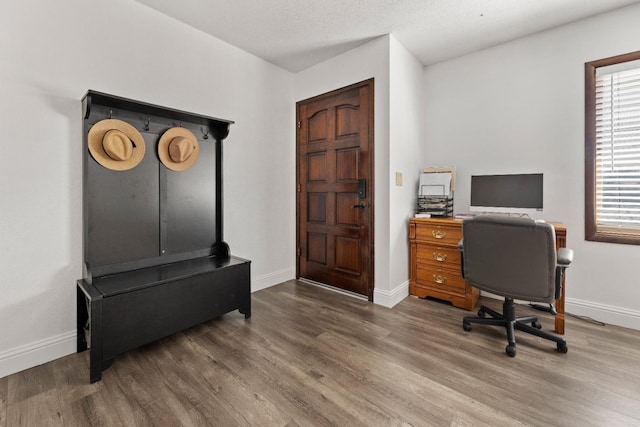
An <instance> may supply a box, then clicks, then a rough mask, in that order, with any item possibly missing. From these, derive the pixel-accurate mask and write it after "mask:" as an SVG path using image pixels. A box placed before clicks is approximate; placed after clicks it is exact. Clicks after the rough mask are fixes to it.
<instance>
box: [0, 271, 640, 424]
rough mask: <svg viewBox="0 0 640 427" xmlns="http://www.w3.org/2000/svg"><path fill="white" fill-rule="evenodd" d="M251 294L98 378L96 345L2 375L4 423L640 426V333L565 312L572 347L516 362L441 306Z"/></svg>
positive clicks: (533, 351)
mask: <svg viewBox="0 0 640 427" xmlns="http://www.w3.org/2000/svg"><path fill="white" fill-rule="evenodd" d="M482 302H483V303H485V304H487V305H489V306H491V307H493V308H495V309H498V310H501V302H500V301H498V300H491V299H485V298H483V299H482ZM252 303H253V307H252V308H253V315H252V317H251V318H250V319H248V320H245V319H244V316H243V315H241V314H239V313H238V312H237V311H236V312H232V313H229V314H226V315H224V316H222V317H220V318H219V319H216V320H214V321H211V322H208V323H206V324H203V325H200V326H197V327H195V328H192V329H190V330H187V331H185V332H183V333H179V334H176V335H174V336H171V337H169V338H166V339H164V340H161V341H158V342H156V343H153V344H149V345H146V346H144V347H141V348H139V349H137V350H134V351H131V352H129V353H126V354H124V355H121V356H119V357H117V358H116V361H115V363H114V364H113V365H112V366H111V367H110V368H109V369H108V370H106V371H104V373H103V379H102V381H100V382H98V383H95V384H89V382H88V381H89V368H88V352H84V353H80V354H73V355H70V356H67V357H64V358H61V359H58V360H55V361H53V362H50V363H47V364H45V365H42V366H38V367H35V368H32V369H29V370H26V371H23V372H20V373H17V374H14V375H11V376H9V377H5V378H2V379H0V426H1V427H5V426H7V427H13V426H38V427H39V426H49V425H52V426H90V425H104V426H147V425H153V426H174V425H175V426H329V425H332V426H520V425H532V426H632V425H636V426H638V425H640V368H639V366H640V331H634V330H629V329H624V328H620V327H615V326H598V325H594V324H592V323H588V322H585V321H582V320H579V319H575V318H571V317H569V318H568V319H567V322H566V335H565V337H566V339H567V341H568V346H569V352H568V353H567V354H561V353H558V352H557V351H556V346H555V344H554V343H552V342H549V341H544V340H542V339H539V338H537V337H533V336H530V335H527V334H523V333H517V342H518V354H517V356H516V357H515V358H511V357H509V356H507V355H506V353H505V351H504V349H505V346H506V338H505V332H504V329H503V328H498V327H490V326H481V325H474V326H473V330H472V331H471V332H465V331H463V329H462V317H463V316H465V315H467V316H468V315H473V314H472V313H471V312H468V311H465V310H462V309H458V308H455V307H452V306H450V305H448V304H445V303H441V302H436V301H430V300H421V299H417V298H414V297H409V298H406V299H405V300H404V301H402V302H400V303H399V304H398V305H396V306H395V307H394V308H393V309H388V308H384V307H381V306H378V305H374V304H372V303H369V302H366V301H361V300H358V299H355V298H351V297H349V296H345V295H341V294H338V293H335V292H331V291H328V290H325V289H322V288H318V287H315V286H312V285H308V284H303V283H299V282H295V281H291V282H286V283H283V284H281V285H278V286H274V287H272V288H269V289H265V290H262V291H259V292H256V293H254V294H253V295H252ZM527 312H531V310H530V309H529V308H528V307H523V308H521V309H520V308H519V310H518V314H519V315H520V314H524V313H527ZM536 313H538V314H540V315H541V321H542V325H543V328H544V329H546V330H549V329H552V328H553V320H552V318H551V317H550V316H549V315H548V314H546V313H539V312H536Z"/></svg>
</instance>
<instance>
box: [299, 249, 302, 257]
mask: <svg viewBox="0 0 640 427" xmlns="http://www.w3.org/2000/svg"><path fill="white" fill-rule="evenodd" d="M300 255H302V249H300V248H298V256H300Z"/></svg>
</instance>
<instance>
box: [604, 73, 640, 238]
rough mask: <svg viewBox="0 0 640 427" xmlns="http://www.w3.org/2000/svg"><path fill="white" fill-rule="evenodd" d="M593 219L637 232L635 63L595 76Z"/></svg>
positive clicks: (639, 176)
mask: <svg viewBox="0 0 640 427" xmlns="http://www.w3.org/2000/svg"><path fill="white" fill-rule="evenodd" d="M595 154H596V159H595V160H596V170H595V173H596V182H595V183H596V206H595V210H596V224H597V226H598V227H599V228H605V229H609V228H611V230H620V229H622V230H624V229H627V230H629V231H632V232H634V233H637V232H640V68H634V69H631V70H625V71H620V72H612V73H606V74H602V75H598V76H597V77H596V153H595Z"/></svg>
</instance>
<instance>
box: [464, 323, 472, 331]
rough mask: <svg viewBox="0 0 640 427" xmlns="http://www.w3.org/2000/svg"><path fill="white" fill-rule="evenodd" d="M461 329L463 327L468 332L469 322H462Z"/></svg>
mask: <svg viewBox="0 0 640 427" xmlns="http://www.w3.org/2000/svg"><path fill="white" fill-rule="evenodd" d="M462 329H464V330H465V331H467V332H469V331H470V330H471V323H469V322H462Z"/></svg>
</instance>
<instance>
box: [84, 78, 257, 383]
mask: <svg viewBox="0 0 640 427" xmlns="http://www.w3.org/2000/svg"><path fill="white" fill-rule="evenodd" d="M82 106H83V138H84V146H83V150H84V154H83V258H84V277H83V278H82V279H80V280H78V281H77V322H78V337H77V351H78V352H81V351H85V350H87V349H89V352H90V353H89V359H90V362H89V365H90V369H89V371H90V372H89V378H90V382H96V381H99V380H100V379H101V378H102V371H103V370H104V369H106V368H108V367H109V366H110V365H111V364H112V363H113V361H114V359H115V357H116V356H117V355H118V354H121V353H124V352H126V351H129V350H132V349H134V348H136V347H139V346H141V345H144V344H147V343H149V342H152V341H155V340H157V339H160V338H163V337H166V336H168V335H171V334H174V333H176V332H179V331H181V330H184V329H186V328H189V327H192V326H195V325H197V324H199V323H202V322H205V321H208V320H211V319H214V318H217V317H219V316H221V315H223V314H225V313H229V312H231V311H234V310H236V309H237V310H238V311H239V312H240V313H241V314H244V316H245V318H249V317H250V316H251V275H250V264H251V263H250V261H248V260H245V259H242V258H238V257H235V256H232V255H230V253H229V245H228V244H227V243H226V242H225V241H224V239H223V209H222V202H223V198H222V141H223V140H224V139H225V138H226V137H227V135H228V133H229V126H230V125H231V124H232V123H233V122H230V121H227V120H220V119H216V118H212V117H206V116H202V115H197V114H193V113H187V112H184V111H179V110H174V109H168V108H165V107H159V106H156V105H152V104H147V103H143V102H139V101H133V100H129V99H125V98H121V97H116V96H112V95H107V94H104V93H99V92H95V91H91V90H90V91H88V92H87V94H86V95H85V96H84V98H83V100H82ZM92 129H93V131H92Z"/></svg>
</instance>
